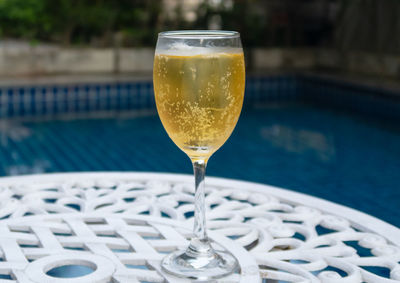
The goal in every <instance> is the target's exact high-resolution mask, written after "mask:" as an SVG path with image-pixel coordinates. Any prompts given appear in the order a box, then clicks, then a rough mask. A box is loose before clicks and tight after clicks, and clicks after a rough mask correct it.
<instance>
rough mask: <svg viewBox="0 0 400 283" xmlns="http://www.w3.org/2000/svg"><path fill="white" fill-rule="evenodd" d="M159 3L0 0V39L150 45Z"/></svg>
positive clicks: (102, 0)
mask: <svg viewBox="0 0 400 283" xmlns="http://www.w3.org/2000/svg"><path fill="white" fill-rule="evenodd" d="M160 3H161V2H159V1H132V0H114V1H110V0H0V23H1V24H0V36H1V37H2V38H23V39H28V40H41V41H50V42H60V43H63V44H67V45H68V44H71V43H73V44H93V45H96V46H106V45H111V44H112V43H113V36H114V34H115V33H116V32H121V33H123V34H126V40H127V44H130V45H147V44H151V43H152V40H153V35H154V34H155V33H156V25H157V18H158V16H159V14H160V11H161V5H160Z"/></svg>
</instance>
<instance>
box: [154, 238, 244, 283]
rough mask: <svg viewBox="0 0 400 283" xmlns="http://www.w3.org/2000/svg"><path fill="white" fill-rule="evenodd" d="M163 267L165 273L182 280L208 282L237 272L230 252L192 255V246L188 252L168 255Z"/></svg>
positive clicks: (236, 264) (234, 260) (235, 263)
mask: <svg viewBox="0 0 400 283" xmlns="http://www.w3.org/2000/svg"><path fill="white" fill-rule="evenodd" d="M161 267H162V269H163V270H164V271H166V272H168V273H170V274H172V275H175V276H177V277H181V278H188V279H194V280H199V281H207V280H211V279H217V278H221V277H224V276H227V275H229V274H231V273H233V272H235V271H236V269H237V267H238V263H237V260H236V259H235V258H234V257H233V256H232V255H231V254H230V253H228V252H222V251H218V252H215V251H214V249H212V250H211V251H209V252H208V253H206V254H202V255H201V254H197V253H192V252H191V249H190V246H189V248H188V249H187V250H186V251H177V252H174V253H171V254H169V255H167V256H166V257H165V258H164V259H163V261H162V263H161Z"/></svg>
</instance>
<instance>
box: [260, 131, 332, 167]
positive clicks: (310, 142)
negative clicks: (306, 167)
mask: <svg viewBox="0 0 400 283" xmlns="http://www.w3.org/2000/svg"><path fill="white" fill-rule="evenodd" d="M260 135H261V137H262V138H263V139H264V140H266V141H268V142H269V143H270V144H271V145H273V146H275V147H279V148H282V149H285V150H286V151H288V152H293V153H299V154H303V153H304V154H305V153H307V154H313V155H314V156H315V157H316V158H318V159H319V160H320V161H330V160H331V159H332V158H334V157H335V147H334V145H333V143H332V142H331V140H330V139H329V138H328V137H327V136H325V135H323V134H321V133H318V132H314V131H310V130H304V129H295V128H291V127H288V126H283V125H279V124H274V125H272V126H268V127H262V128H261V129H260Z"/></svg>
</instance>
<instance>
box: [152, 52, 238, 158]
mask: <svg viewBox="0 0 400 283" xmlns="http://www.w3.org/2000/svg"><path fill="white" fill-rule="evenodd" d="M153 79H154V92H155V98H156V104H157V110H158V114H159V116H160V119H161V122H162V123H163V125H164V128H165V129H166V131H167V133H168V135H169V137H170V138H171V139H172V140H173V141H174V143H175V144H176V145H177V146H178V147H179V148H180V149H182V150H183V151H184V152H185V153H186V154H187V155H188V156H189V157H190V158H192V159H196V158H205V159H208V158H209V157H210V156H211V154H213V153H214V152H215V151H216V150H217V149H218V148H220V147H221V146H222V145H223V144H224V143H225V141H226V140H227V139H228V138H229V136H230V135H231V133H232V131H233V129H234V128H235V126H236V123H237V121H238V119H239V115H240V111H241V109H242V104H243V95H244V85H245V68H244V59H243V53H212V54H205V55H195V56H173V55H162V54H156V56H155V59H154V73H153Z"/></svg>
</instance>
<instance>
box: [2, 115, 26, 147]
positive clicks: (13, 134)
mask: <svg viewBox="0 0 400 283" xmlns="http://www.w3.org/2000/svg"><path fill="white" fill-rule="evenodd" d="M29 136H31V130H30V129H29V128H27V127H24V126H22V125H21V124H20V123H18V122H15V121H9V120H4V121H1V120H0V142H1V145H2V146H7V145H8V142H9V140H12V141H21V140H23V139H25V138H28V137H29Z"/></svg>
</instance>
